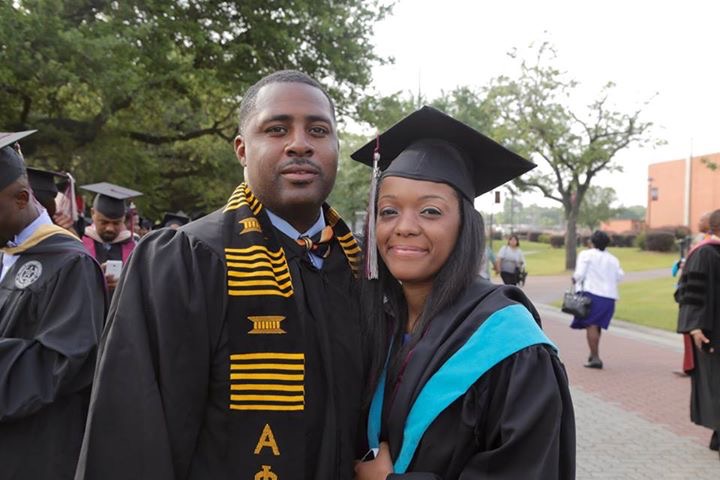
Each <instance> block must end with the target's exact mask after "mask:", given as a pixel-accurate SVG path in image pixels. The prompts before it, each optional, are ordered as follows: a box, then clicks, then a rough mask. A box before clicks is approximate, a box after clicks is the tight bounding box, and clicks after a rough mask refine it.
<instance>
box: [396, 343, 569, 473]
mask: <svg viewBox="0 0 720 480" xmlns="http://www.w3.org/2000/svg"><path fill="white" fill-rule="evenodd" d="M463 416H464V417H465V418H476V419H477V420H476V427H475V431H476V434H475V441H476V448H477V449H476V452H475V453H473V454H472V455H471V456H470V458H469V459H468V460H463V461H464V465H453V466H451V467H450V470H452V471H454V472H459V479H460V480H481V479H490V478H492V479H493V480H533V479H537V480H550V479H563V480H566V479H574V478H575V420H574V413H573V408H572V401H571V398H570V392H569V389H568V382H567V376H566V374H565V369H564V367H563V366H562V364H561V363H560V360H559V359H558V357H557V356H556V355H555V354H553V353H551V352H550V351H548V349H547V348H546V347H544V346H532V347H528V348H526V349H524V350H521V351H520V352H518V353H516V354H514V355H512V356H511V357H508V358H507V359H506V360H504V361H503V362H501V363H500V364H499V365H497V366H496V367H495V368H493V369H492V370H491V371H490V372H488V373H487V374H486V375H484V376H483V377H481V378H480V379H479V380H478V382H476V384H475V385H474V386H473V387H471V389H470V391H469V392H468V394H466V398H465V400H464V406H463ZM449 441H452V440H449ZM453 461H458V459H453ZM453 476H454V475H453ZM388 479H389V480H390V479H397V480H400V479H402V480H441V479H442V477H441V476H439V475H436V474H433V473H422V472H414V473H407V474H404V475H390V476H388Z"/></svg>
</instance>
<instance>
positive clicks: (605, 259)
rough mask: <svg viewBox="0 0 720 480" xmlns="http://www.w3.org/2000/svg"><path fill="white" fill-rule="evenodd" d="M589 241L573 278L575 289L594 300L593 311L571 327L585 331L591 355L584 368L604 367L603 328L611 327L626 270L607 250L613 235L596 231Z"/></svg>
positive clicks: (576, 320)
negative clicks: (620, 283) (590, 245)
mask: <svg viewBox="0 0 720 480" xmlns="http://www.w3.org/2000/svg"><path fill="white" fill-rule="evenodd" d="M590 242H591V244H592V248H590V249H588V250H583V251H582V252H580V254H579V255H578V259H577V266H576V267H575V273H573V277H572V279H573V282H574V283H575V288H576V290H577V291H579V292H582V293H583V295H584V296H586V297H589V298H590V299H591V300H592V303H591V304H590V312H589V313H588V315H587V316H586V317H583V318H578V317H574V318H573V321H572V323H571V324H570V327H571V328H577V329H585V331H586V334H587V342H588V347H589V348H590V357H589V358H588V362H587V363H586V364H585V367H587V368H602V367H603V362H602V360H600V334H601V328H602V329H605V330H607V328H608V326H610V320H611V319H612V316H613V314H614V313H615V302H616V301H617V299H618V282H619V281H620V280H621V279H622V277H623V275H624V274H625V273H624V272H623V270H622V268H620V261H619V260H618V259H617V258H616V257H615V256H614V255H613V254H611V253H610V252H608V251H607V250H605V249H606V248H607V246H608V245H609V244H610V237H608V235H607V234H606V233H605V232H601V231H599V230H597V231H595V232H594V233H593V234H592V236H591V237H590Z"/></svg>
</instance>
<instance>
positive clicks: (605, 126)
mask: <svg viewBox="0 0 720 480" xmlns="http://www.w3.org/2000/svg"><path fill="white" fill-rule="evenodd" d="M513 56H514V57H515V58H518V60H519V63H520V72H519V74H518V75H517V76H516V77H513V78H510V77H506V76H501V77H498V78H496V79H494V80H493V82H492V83H491V84H490V86H489V87H487V88H486V89H485V93H486V100H490V104H491V105H494V106H495V107H494V108H496V113H497V115H496V117H495V118H496V121H495V124H494V128H493V133H494V134H495V137H496V138H498V139H499V140H501V141H504V142H505V144H507V145H509V146H510V147H511V148H513V149H514V150H516V151H518V152H519V153H521V154H524V155H525V156H527V157H528V158H530V159H532V160H534V161H537V162H539V163H540V164H541V167H540V168H537V169H535V170H533V171H531V172H529V173H527V174H525V175H523V176H522V177H521V178H520V179H518V180H516V181H515V184H516V185H517V186H518V187H519V188H520V189H521V190H524V191H527V190H538V191H540V192H542V194H543V195H544V196H545V197H547V198H550V199H552V200H555V201H557V202H559V203H560V204H561V205H562V207H563V210H564V214H565V219H566V222H567V229H566V236H567V238H566V242H565V245H566V246H567V247H566V256H565V267H566V268H568V269H572V268H574V267H575V260H576V255H577V250H576V241H575V238H576V235H577V220H578V215H579V212H580V207H581V205H582V204H583V200H584V199H585V196H586V194H587V192H588V189H589V188H590V186H591V185H592V182H593V179H595V177H596V176H597V174H598V173H600V172H602V171H620V170H621V169H622V166H621V165H620V164H619V163H618V162H617V161H616V157H615V156H616V154H617V153H618V152H619V151H621V150H623V149H625V148H628V147H629V146H631V145H634V146H640V145H645V144H648V143H652V142H655V140H654V139H653V138H652V137H651V133H650V129H651V126H652V123H650V122H646V121H643V120H642V108H643V106H644V105H643V106H641V107H640V108H638V109H637V110H635V111H632V112H630V113H626V112H621V111H617V110H615V109H614V108H613V107H612V106H611V102H610V94H611V92H612V89H613V87H614V85H613V84H612V83H607V84H606V85H605V87H604V88H603V89H602V90H601V91H600V93H599V96H598V98H597V99H596V100H595V101H593V102H592V103H591V104H590V105H588V106H587V108H586V109H585V111H584V112H583V113H579V112H577V111H575V110H573V109H572V108H571V107H570V106H569V103H570V99H571V96H572V94H573V93H574V91H575V89H576V87H577V85H578V84H577V82H576V81H573V80H567V79H566V76H565V74H564V73H563V72H561V71H560V70H558V69H557V68H556V67H554V66H553V65H552V61H553V59H554V52H553V50H552V48H551V47H550V46H549V45H548V44H542V45H541V46H540V47H538V48H537V49H536V57H535V58H534V60H533V61H527V60H524V59H520V58H519V57H518V56H517V55H516V54H513Z"/></svg>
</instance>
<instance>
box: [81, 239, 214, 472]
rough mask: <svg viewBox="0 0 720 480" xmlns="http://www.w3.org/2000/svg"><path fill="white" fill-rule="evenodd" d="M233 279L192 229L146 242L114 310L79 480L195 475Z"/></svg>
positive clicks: (105, 338)
mask: <svg viewBox="0 0 720 480" xmlns="http://www.w3.org/2000/svg"><path fill="white" fill-rule="evenodd" d="M224 282H225V275H224V265H223V263H222V261H221V260H220V259H219V258H218V256H217V255H216V254H215V253H214V252H212V251H211V250H210V249H208V248H207V247H206V246H205V245H204V244H202V243H199V242H193V241H191V239H190V238H188V236H187V235H186V234H185V233H183V232H179V231H174V230H167V229H163V230H161V231H159V232H157V233H154V234H152V235H151V236H150V237H149V238H147V239H144V240H143V241H141V242H140V243H139V245H138V246H137V248H136V249H135V251H134V252H133V254H132V256H131V258H130V261H129V262H128V265H127V267H126V270H125V271H124V272H123V276H122V278H121V281H120V283H119V285H118V288H117V290H116V291H115V296H114V298H113V302H112V306H111V308H110V314H109V317H108V325H107V328H106V330H105V332H104V335H103V341H102V344H101V351H100V358H99V361H98V368H97V371H96V375H95V383H94V386H93V392H92V396H91V403H90V411H89V414H88V424H87V427H86V432H85V437H84V440H83V446H82V451H81V454H80V461H79V463H78V469H77V472H76V476H75V478H76V479H78V480H79V479H93V480H94V479H104V480H112V479H123V480H126V479H146V478H148V479H149V478H152V479H153V480H166V479H168V480H169V479H175V478H186V477H187V472H188V469H189V468H190V463H191V460H192V458H193V452H194V449H195V445H196V442H197V437H198V433H199V431H200V428H201V425H202V422H203V418H204V413H205V408H206V402H207V397H208V391H209V382H210V380H209V379H210V373H209V372H210V369H211V363H212V355H213V349H214V348H215V345H216V344H217V342H218V341H219V336H220V335H219V331H220V326H219V325H220V324H221V323H222V320H223V308H224V307H223V305H224V302H223V300H224V294H225V288H224Z"/></svg>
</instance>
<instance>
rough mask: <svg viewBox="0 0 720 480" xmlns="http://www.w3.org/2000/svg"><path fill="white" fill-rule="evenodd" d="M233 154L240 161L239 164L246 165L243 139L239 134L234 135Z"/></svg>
mask: <svg viewBox="0 0 720 480" xmlns="http://www.w3.org/2000/svg"><path fill="white" fill-rule="evenodd" d="M235 156H236V157H237V159H238V161H239V162H240V165H242V166H243V167H247V159H246V158H245V140H244V139H243V138H242V136H240V135H238V136H237V137H235Z"/></svg>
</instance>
